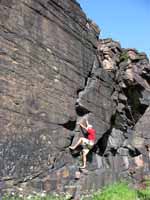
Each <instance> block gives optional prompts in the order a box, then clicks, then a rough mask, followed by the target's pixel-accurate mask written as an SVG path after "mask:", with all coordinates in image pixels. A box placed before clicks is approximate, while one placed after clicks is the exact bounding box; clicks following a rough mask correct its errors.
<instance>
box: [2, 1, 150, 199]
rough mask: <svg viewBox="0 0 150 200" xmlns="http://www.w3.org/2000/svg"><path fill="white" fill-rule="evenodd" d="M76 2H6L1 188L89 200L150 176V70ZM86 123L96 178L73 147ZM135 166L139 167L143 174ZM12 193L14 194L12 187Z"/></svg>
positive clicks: (144, 59) (138, 55) (144, 60)
mask: <svg viewBox="0 0 150 200" xmlns="http://www.w3.org/2000/svg"><path fill="white" fill-rule="evenodd" d="M99 32H100V30H99V28H98V27H97V25H96V24H95V23H94V22H92V21H90V20H88V19H87V18H86V16H85V14H84V13H83V11H82V10H81V8H80V6H79V4H78V3H77V2H76V1H75V0H65V1H62V0H36V1H35V0H0V61H1V62H0V177H1V183H0V187H1V189H2V190H3V191H5V190H7V189H8V188H11V190H15V191H19V187H22V188H23V190H22V192H23V193H25V192H27V193H32V192H33V191H36V192H42V191H46V192H58V193H61V192H69V193H71V195H73V196H74V198H76V199H78V198H79V196H80V194H81V193H84V192H86V191H87V190H88V191H90V189H93V188H94V189H96V188H99V187H101V186H103V185H105V184H106V183H109V182H113V181H115V180H117V179H119V178H127V179H131V180H132V181H133V182H135V183H137V185H138V184H141V183H142V181H144V178H145V177H147V175H148V173H149V170H150V169H149V155H150V153H149V145H150V134H149V130H150V125H149V121H150V107H149V106H150V85H149V84H150V65H149V61H148V59H147V57H146V55H145V54H143V53H139V52H137V51H136V50H135V49H123V48H121V46H120V44H119V43H118V42H115V41H113V40H112V39H104V40H101V39H100V40H98V36H99ZM84 119H88V120H89V122H90V123H92V124H93V126H94V127H95V129H96V132H97V141H96V145H95V146H94V148H93V150H92V151H91V152H90V153H89V158H88V171H87V172H79V171H78V169H79V165H80V163H81V155H80V154H79V152H78V151H77V152H76V153H75V154H71V152H70V151H69V150H68V146H69V145H71V144H72V143H74V142H76V140H77V139H78V137H79V136H80V135H81V134H82V131H81V130H80V128H79V126H78V123H77V122H79V121H81V120H84ZM135 169H136V170H135ZM10 186H11V187H10Z"/></svg>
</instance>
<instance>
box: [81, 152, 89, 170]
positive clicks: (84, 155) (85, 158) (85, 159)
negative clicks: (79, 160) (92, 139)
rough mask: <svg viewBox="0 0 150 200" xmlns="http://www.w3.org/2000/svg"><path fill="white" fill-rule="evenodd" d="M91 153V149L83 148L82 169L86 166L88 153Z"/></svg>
mask: <svg viewBox="0 0 150 200" xmlns="http://www.w3.org/2000/svg"><path fill="white" fill-rule="evenodd" d="M88 153H89V149H83V166H82V167H80V169H84V168H86V161H87V154H88Z"/></svg>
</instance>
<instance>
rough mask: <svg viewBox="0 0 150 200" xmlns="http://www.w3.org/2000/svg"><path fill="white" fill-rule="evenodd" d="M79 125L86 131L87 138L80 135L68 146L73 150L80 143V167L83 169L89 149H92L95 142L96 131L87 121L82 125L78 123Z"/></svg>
mask: <svg viewBox="0 0 150 200" xmlns="http://www.w3.org/2000/svg"><path fill="white" fill-rule="evenodd" d="M79 125H80V126H81V127H82V128H83V129H85V130H86V131H87V134H88V136H87V138H84V137H81V138H80V139H79V140H78V142H77V143H76V144H75V145H74V146H70V147H69V148H70V149H71V150H75V149H76V148H77V147H78V146H79V145H82V147H83V150H82V156H83V166H82V167H80V169H85V168H86V162H87V154H88V153H89V151H90V149H92V147H93V146H94V143H95V139H96V131H95V129H94V128H93V127H92V125H91V124H89V123H88V121H86V126H84V125H83V124H82V123H79Z"/></svg>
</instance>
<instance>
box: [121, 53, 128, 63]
mask: <svg viewBox="0 0 150 200" xmlns="http://www.w3.org/2000/svg"><path fill="white" fill-rule="evenodd" d="M128 59H129V56H128V53H127V52H126V51H124V52H123V53H122V54H121V55H120V62H123V61H127V60H128Z"/></svg>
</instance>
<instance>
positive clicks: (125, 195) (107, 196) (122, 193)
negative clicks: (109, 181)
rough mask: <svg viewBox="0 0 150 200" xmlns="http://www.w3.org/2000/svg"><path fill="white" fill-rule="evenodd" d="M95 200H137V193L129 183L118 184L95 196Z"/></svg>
mask: <svg viewBox="0 0 150 200" xmlns="http://www.w3.org/2000/svg"><path fill="white" fill-rule="evenodd" d="M92 199H93V200H136V199H137V193H136V191H135V190H134V189H131V188H129V186H128V184H127V183H124V182H121V183H116V184H113V185H110V186H107V187H106V188H104V189H103V190H102V191H101V192H100V191H99V192H97V193H95V194H94V195H93V198H92Z"/></svg>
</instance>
